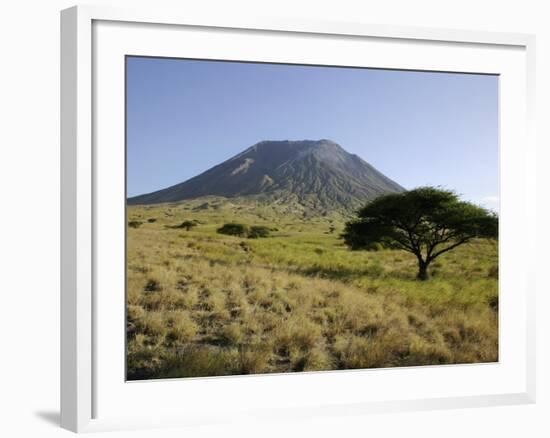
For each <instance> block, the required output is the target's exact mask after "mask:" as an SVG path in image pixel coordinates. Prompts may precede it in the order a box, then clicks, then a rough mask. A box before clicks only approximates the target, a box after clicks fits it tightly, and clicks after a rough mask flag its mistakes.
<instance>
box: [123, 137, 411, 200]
mask: <svg viewBox="0 0 550 438" xmlns="http://www.w3.org/2000/svg"><path fill="white" fill-rule="evenodd" d="M402 190H403V188H402V187H401V186H399V185H398V184H397V183H395V182H394V181H392V180H390V179H389V178H387V177H386V176H384V175H383V174H382V173H380V172H379V171H378V170H376V169H375V168H374V167H372V166H371V165H370V164H368V163H367V162H365V161H363V160H362V159H361V158H359V157H358V156H357V155H353V154H350V153H348V152H347V151H345V150H344V149H343V148H342V147H341V146H340V145H339V144H338V143H336V142H335V141H332V140H328V139H320V140H264V141H261V142H259V143H256V144H255V145H253V146H251V147H249V148H248V149H245V150H244V151H243V152H241V153H240V154H237V155H235V156H234V157H232V158H230V159H229V160H227V161H224V162H223V163H221V164H218V165H217V166H214V167H213V168H211V169H209V170H207V171H206V172H203V173H202V174H200V175H197V176H196V177H194V178H191V179H189V180H187V181H184V182H183V183H180V184H177V185H175V186H172V187H168V188H166V189H163V190H159V191H157V192H153V193H149V194H145V195H140V196H136V197H134V198H129V199H128V203H129V204H156V203H164V202H178V201H183V200H185V199H192V198H198V197H201V196H208V195H215V196H224V197H229V198H231V197H239V196H253V197H256V198H257V199H258V200H263V201H266V202H282V201H286V200H292V202H298V203H299V204H302V205H303V206H307V207H311V208H314V209H317V210H323V211H327V210H330V209H336V210H347V211H351V210H353V209H355V208H357V206H359V205H362V204H364V203H365V202H366V201H368V200H369V199H373V198H375V197H376V196H379V195H381V194H385V193H391V192H399V191H402Z"/></svg>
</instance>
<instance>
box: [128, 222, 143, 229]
mask: <svg viewBox="0 0 550 438" xmlns="http://www.w3.org/2000/svg"><path fill="white" fill-rule="evenodd" d="M128 226H129V227H130V228H139V227H140V226H141V221H129V222H128Z"/></svg>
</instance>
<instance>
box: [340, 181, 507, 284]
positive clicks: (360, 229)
mask: <svg viewBox="0 0 550 438" xmlns="http://www.w3.org/2000/svg"><path fill="white" fill-rule="evenodd" d="M342 237H343V239H344V242H345V243H346V244H347V245H348V246H349V247H350V248H351V249H354V250H358V249H368V248H369V246H372V244H374V243H380V244H382V245H384V246H385V247H389V248H396V249H402V250H405V251H408V252H411V253H413V254H414V255H415V256H416V258H417V260H418V274H417V278H418V279H419V280H427V279H428V278H429V275H428V266H429V265H430V263H431V262H433V261H434V260H435V259H436V258H437V257H439V256H440V255H442V254H445V253H446V252H448V251H451V250H453V249H454V248H456V247H458V246H460V245H462V244H464V243H466V242H469V241H470V240H472V239H474V238H487V239H496V238H497V237H498V217H497V215H496V214H495V213H492V212H489V211H488V210H485V209H484V208H481V207H478V206H476V205H474V204H471V203H469V202H465V201H461V200H460V199H459V198H458V196H457V195H456V194H455V193H454V192H452V191H448V190H442V189H438V188H434V187H420V188H417V189H414V190H409V191H407V192H402V193H394V194H389V195H384V196H380V197H378V198H376V199H374V200H373V201H372V202H370V203H368V204H367V205H365V206H364V207H363V208H361V209H360V210H359V211H358V213H357V218H355V219H353V220H352V221H350V222H348V223H347V224H346V227H345V229H344V232H343V233H342Z"/></svg>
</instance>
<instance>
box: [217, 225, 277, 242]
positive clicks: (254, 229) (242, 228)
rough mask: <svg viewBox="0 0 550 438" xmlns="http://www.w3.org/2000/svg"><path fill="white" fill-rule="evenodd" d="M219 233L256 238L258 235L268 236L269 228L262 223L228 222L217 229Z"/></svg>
mask: <svg viewBox="0 0 550 438" xmlns="http://www.w3.org/2000/svg"><path fill="white" fill-rule="evenodd" d="M217 232H218V233H220V234H227V235H229V236H238V237H248V238H249V239H258V238H260V237H269V235H270V233H271V229H270V228H269V227H265V226H263V225H252V226H248V225H245V224H236V223H229V224H224V225H223V226H222V227H220V228H218V229H217Z"/></svg>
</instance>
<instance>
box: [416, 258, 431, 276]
mask: <svg viewBox="0 0 550 438" xmlns="http://www.w3.org/2000/svg"><path fill="white" fill-rule="evenodd" d="M429 278H430V275H429V274H428V263H426V262H425V261H423V260H419V261H418V274H417V275H416V279H417V280H421V281H425V280H428V279H429Z"/></svg>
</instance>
